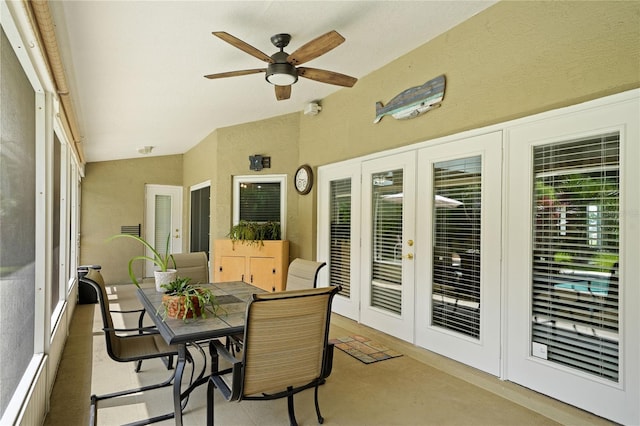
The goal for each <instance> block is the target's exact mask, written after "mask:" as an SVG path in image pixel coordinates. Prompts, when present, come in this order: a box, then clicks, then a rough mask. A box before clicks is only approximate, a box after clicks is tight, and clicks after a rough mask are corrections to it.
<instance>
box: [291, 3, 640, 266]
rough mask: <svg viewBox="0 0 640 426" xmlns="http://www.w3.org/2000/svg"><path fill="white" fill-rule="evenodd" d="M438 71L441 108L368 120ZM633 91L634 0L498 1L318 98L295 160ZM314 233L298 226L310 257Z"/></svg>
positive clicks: (352, 153) (637, 16) (321, 159)
mask: <svg viewBox="0 0 640 426" xmlns="http://www.w3.org/2000/svg"><path fill="white" fill-rule="evenodd" d="M347 42H348V41H347ZM440 74H444V75H445V76H446V79H447V87H446V91H445V97H444V100H443V102H442V106H441V108H439V109H436V110H433V111H430V112H428V113H427V114H425V115H423V116H420V117H418V118H415V119H411V120H395V119H394V118H392V117H385V118H383V119H382V121H381V122H379V123H378V124H373V119H374V117H375V102H376V101H381V102H383V103H384V104H386V103H387V102H388V101H389V100H391V99H392V98H393V97H394V96H396V95H397V94H399V93H400V92H402V91H404V90H405V89H408V88H410V87H413V86H418V85H421V84H423V83H424V82H426V81H427V80H429V79H431V78H434V77H436V76H438V75H440ZM303 83H304V82H303ZM637 87H640V2H637V1H635V2H606V1H596V2H568V1H561V2H541V1H533V2H514V1H504V2H500V3H498V4H496V5H495V6H493V7H491V8H489V9H487V10H486V11H484V12H482V13H480V14H479V15H477V16H475V17H474V18H472V19H470V20H469V21H467V22H464V23H462V24H461V25H459V26H457V27H455V28H453V29H452V30H450V31H449V32H447V33H445V34H443V35H442V36H440V37H438V38H436V39H434V40H432V41H430V42H429V43H426V44H425V45H423V46H421V47H419V48H418V49H416V50H414V51H413V52H411V53H409V54H407V55H405V56H403V57H401V58H399V59H398V60H396V61H394V62H393V63H391V64H389V65H387V66H386V67H384V68H382V69H380V70H378V71H376V72H374V73H372V74H370V75H368V76H366V77H365V78H362V79H360V81H358V83H357V84H356V85H355V86H354V87H353V88H352V89H346V90H342V91H340V92H338V93H336V94H335V95H332V96H329V97H328V98H326V99H324V100H323V101H322V112H321V113H320V114H319V115H318V116H315V117H307V116H301V118H300V147H299V149H300V159H299V163H301V164H303V163H309V164H311V165H313V166H314V167H317V166H319V165H324V164H330V163H332V162H336V161H340V160H345V159H349V158H354V157H358V156H361V155H364V154H369V153H374V152H379V151H383V150H386V149H391V148H395V147H399V146H405V145H409V144H411V143H415V142H421V141H427V140H430V139H434V138H437V137H440V136H445V135H450V134H455V133H459V132H461V131H464V130H469V129H475V128H479V127H483V126H487V125H490V124H495V123H500V122H504V121H508V120H511V119H514V118H518V117H524V116H528V115H531V114H535V113H538V112H542V111H546V110H550V109H555V108H559V107H563V106H568V105H573V104H576V103H580V102H584V101H587V100H591V99H595V98H599V97H602V96H605V95H610V94H613V93H618V92H622V91H625V90H629V89H632V88H637ZM315 194H316V192H315V190H314V191H313V193H312V194H310V196H309V197H306V198H304V199H300V204H299V206H298V209H299V215H300V218H301V219H302V218H305V219H306V222H313V223H315V219H311V218H312V217H314V216H315V214H316V210H317V209H316V206H315V204H314V202H313V200H314V199H315ZM315 229H316V228H315V226H314V227H311V228H309V227H304V228H301V229H300V230H299V235H300V240H301V241H303V242H304V243H303V246H304V251H303V252H304V253H305V254H309V255H310V256H312V255H314V254H315Z"/></svg>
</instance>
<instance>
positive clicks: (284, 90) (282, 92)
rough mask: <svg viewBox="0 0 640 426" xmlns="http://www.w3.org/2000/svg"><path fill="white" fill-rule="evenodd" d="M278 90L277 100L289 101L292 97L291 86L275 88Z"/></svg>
mask: <svg viewBox="0 0 640 426" xmlns="http://www.w3.org/2000/svg"><path fill="white" fill-rule="evenodd" d="M274 87H275V88H276V99H277V100H279V101H284V100H287V99H289V98H290V97H291V86H274Z"/></svg>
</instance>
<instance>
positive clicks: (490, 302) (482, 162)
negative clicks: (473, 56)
mask: <svg viewBox="0 0 640 426" xmlns="http://www.w3.org/2000/svg"><path fill="white" fill-rule="evenodd" d="M418 169H419V173H418V193H419V195H418V206H417V211H418V217H419V220H418V230H417V237H418V239H419V241H421V242H422V244H421V245H420V247H419V250H418V252H417V259H418V262H417V264H418V266H417V277H416V279H417V282H418V283H419V284H418V287H417V289H416V344H418V345H420V346H422V347H425V348H427V349H429V350H432V351H434V352H437V353H440V354H442V355H445V356H447V357H449V358H453V359H456V360H458V361H460V362H463V363H465V364H468V365H471V366H474V367H476V368H479V369H481V370H484V371H486V372H489V373H491V374H495V375H499V373H500V297H501V296H500V294H501V293H500V252H501V237H500V218H501V173H500V169H501V133H500V132H496V133H491V134H487V135H482V136H478V137H473V138H467V139H464V140H461V141H458V142H451V143H447V144H444V145H437V146H433V147H428V148H423V149H421V150H420V151H419V152H418Z"/></svg>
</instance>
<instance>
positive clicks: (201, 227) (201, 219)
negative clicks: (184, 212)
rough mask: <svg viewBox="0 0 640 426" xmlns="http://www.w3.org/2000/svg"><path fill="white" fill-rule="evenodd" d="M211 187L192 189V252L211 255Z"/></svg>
mask: <svg viewBox="0 0 640 426" xmlns="http://www.w3.org/2000/svg"><path fill="white" fill-rule="evenodd" d="M210 193H211V187H209V186H206V187H204V188H200V189H196V190H195V191H191V252H199V251H203V252H205V253H207V256H208V255H209V223H210V222H209V219H210V217H209V216H210V214H209V212H210V209H211V201H210V198H209V195H210Z"/></svg>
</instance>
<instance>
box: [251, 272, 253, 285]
mask: <svg viewBox="0 0 640 426" xmlns="http://www.w3.org/2000/svg"><path fill="white" fill-rule="evenodd" d="M251 284H253V274H252V275H251Z"/></svg>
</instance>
